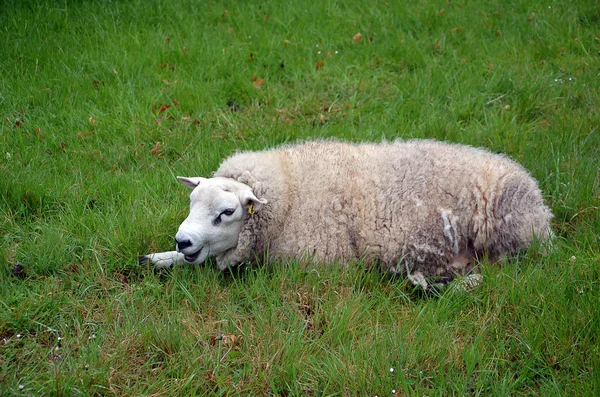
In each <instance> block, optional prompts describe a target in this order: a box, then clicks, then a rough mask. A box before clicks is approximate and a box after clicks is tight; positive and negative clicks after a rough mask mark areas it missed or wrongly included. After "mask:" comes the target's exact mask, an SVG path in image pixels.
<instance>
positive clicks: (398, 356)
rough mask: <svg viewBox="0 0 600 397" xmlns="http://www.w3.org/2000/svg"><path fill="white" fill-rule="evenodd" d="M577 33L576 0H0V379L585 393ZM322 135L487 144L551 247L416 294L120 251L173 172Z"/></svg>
mask: <svg viewBox="0 0 600 397" xmlns="http://www.w3.org/2000/svg"><path fill="white" fill-rule="evenodd" d="M358 32H360V33H361V34H362V37H363V39H362V42H354V41H353V36H354V35H355V34H356V33H358ZM599 35H600V6H599V5H598V4H597V2H594V1H585V0H579V1H573V2H562V1H556V0H550V1H548V2H545V3H543V4H536V5H532V4H531V2H529V1H524V0H508V1H453V2H447V1H445V0H437V1H434V0H429V1H428V0H423V1H414V2H395V1H393V2H384V1H375V2H374V1H362V0H357V1H352V2H336V1H318V2H301V3H296V2H278V1H263V2H239V1H231V2H210V1H209V2H200V1H192V0H188V1H179V2H175V1H166V0H148V1H141V0H131V1H112V2H108V1H99V0H98V1H91V0H87V1H86V0H80V1H20V2H8V1H2V2H0V41H1V42H2V46H0V395H2V396H13V395H17V396H18V395H23V396H25V395H27V396H29V395H47V396H78V395H83V396H121V395H139V396H142V395H144V396H149V395H152V396H160V395H164V396H167V395H181V396H193V395H223V396H224V395H309V396H327V395H348V396H355V395H356V396H359V395H360V396H363V395H365V396H366V395H371V396H373V395H379V396H386V395H391V391H392V390H396V391H397V393H398V395H403V396H413V395H415V396H416V395H418V396H421V395H430V396H448V395H457V396H458V395H474V396H488V395H497V396H504V395H543V396H592V395H599V394H600V347H599V345H600V341H599V339H598V335H600V304H599V303H600V249H599V248H598V247H599V246H600V216H599V214H598V213H599V211H598V209H599V206H600V203H599V202H600V187H599V185H600V176H599V166H600V161H599V159H600V131H599V130H598V126H599V123H600V115H599V113H600V98H599V93H600V39H599ZM320 61H322V62H323V63H321V62H320ZM317 64H318V65H319V66H320V67H318V68H317ZM260 79H264V80H260ZM261 83H262V85H261ZM256 86H260V88H257V87H256ZM163 105H169V106H170V107H168V108H167V106H163ZM322 137H338V138H341V139H347V140H352V141H363V140H367V141H379V140H381V139H395V138H398V137H400V138H405V139H407V138H422V137H427V138H436V139H441V140H445V141H451V142H461V143H465V144H470V145H474V146H480V147H485V148H488V149H490V150H492V151H495V152H501V153H506V154H508V155H509V156H511V157H513V158H515V159H516V160H517V161H519V162H520V163H522V164H523V165H524V166H526V167H527V168H528V169H529V170H530V171H531V173H532V174H533V175H534V176H535V177H536V178H537V179H538V180H539V181H540V185H541V188H542V190H543V192H544V194H545V197H546V200H547V203H548V205H550V206H551V208H552V210H553V212H554V214H555V219H554V224H553V226H554V229H555V231H556V234H557V240H556V250H555V251H553V252H551V253H549V254H548V255H546V256H541V255H539V254H537V253H536V252H535V250H532V251H531V252H529V253H527V254H525V255H523V256H521V257H520V258H518V259H515V260H514V261H511V262H510V263H508V264H506V265H505V266H504V267H502V268H497V267H486V268H484V269H483V274H484V276H485V282H484V284H483V285H482V286H481V287H479V288H477V289H475V290H474V291H472V292H470V293H457V292H453V291H451V290H448V291H445V292H443V293H442V294H441V295H440V296H435V297H423V296H421V294H419V293H418V292H415V291H412V289H411V288H410V287H409V286H408V285H407V284H406V283H405V282H403V281H402V280H390V279H388V278H386V277H385V276H384V275H383V274H381V272H379V271H377V270H368V269H364V267H363V266H361V265H360V264H357V265H356V266H355V267H352V268H349V269H337V268H327V269H326V268H323V267H319V266H318V264H315V265H314V266H310V267H308V268H306V267H304V268H303V267H299V266H298V265H297V264H294V263H293V262H291V263H284V264H276V265H273V266H260V267H257V268H246V269H242V270H240V271H237V272H235V273H233V274H228V273H225V274H224V273H221V272H219V271H217V270H216V269H215V268H214V267H212V266H210V265H209V266H199V267H192V266H188V267H181V268H177V269H175V270H173V271H172V272H167V273H162V274H155V273H154V272H153V271H152V270H151V269H149V268H148V267H146V266H138V265H137V260H136V258H137V256H138V255H139V254H145V253H149V252H156V251H163V250H168V249H172V246H173V242H172V237H173V235H174V232H175V231H176V228H177V226H178V225H179V223H180V222H181V221H182V220H183V219H184V218H185V216H186V213H187V208H188V198H187V195H188V192H187V190H186V189H185V188H183V187H181V186H180V185H178V183H177V182H176V181H175V179H174V178H173V176H174V175H190V176H192V175H210V173H211V172H213V171H214V170H215V169H216V168H217V166H218V164H219V163H220V161H221V160H222V159H223V158H224V157H225V156H227V155H229V154H231V153H232V152H233V151H235V150H238V149H244V150H246V149H262V148H265V147H271V146H274V145H277V144H280V143H285V142H290V141H295V140H298V139H310V138H322ZM157 143H160V144H159V145H158V147H157V146H156V145H157ZM153 149H154V150H153ZM17 263H19V264H21V265H22V267H23V270H24V277H23V278H21V277H19V276H18V275H15V274H13V269H14V267H15V266H16V265H17ZM392 367H393V368H394V369H395V372H393V373H391V372H390V368H392Z"/></svg>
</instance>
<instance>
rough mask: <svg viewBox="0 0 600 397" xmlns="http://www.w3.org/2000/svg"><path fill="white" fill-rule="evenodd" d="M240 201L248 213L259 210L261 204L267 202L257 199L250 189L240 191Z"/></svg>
mask: <svg viewBox="0 0 600 397" xmlns="http://www.w3.org/2000/svg"><path fill="white" fill-rule="evenodd" d="M240 201H241V202H242V205H243V206H244V208H246V209H247V211H248V212H249V213H250V214H253V213H254V212H255V211H260V209H261V208H262V206H263V205H264V204H267V200H265V199H259V198H258V197H256V196H255V195H254V193H253V192H252V190H250V189H248V190H244V191H243V192H241V193H240Z"/></svg>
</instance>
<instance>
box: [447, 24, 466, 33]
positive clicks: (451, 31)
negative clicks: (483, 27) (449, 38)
mask: <svg viewBox="0 0 600 397" xmlns="http://www.w3.org/2000/svg"><path fill="white" fill-rule="evenodd" d="M464 30H465V29H464V28H463V27H462V26H458V27H456V28H454V29H452V30H450V34H457V33H461V32H463V31H464Z"/></svg>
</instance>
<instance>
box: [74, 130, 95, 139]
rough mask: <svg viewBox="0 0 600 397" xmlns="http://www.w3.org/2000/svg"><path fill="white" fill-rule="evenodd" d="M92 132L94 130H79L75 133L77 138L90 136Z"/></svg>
mask: <svg viewBox="0 0 600 397" xmlns="http://www.w3.org/2000/svg"><path fill="white" fill-rule="evenodd" d="M93 133H94V131H79V132H78V133H77V138H85V137H86V136H90V135H92V134H93Z"/></svg>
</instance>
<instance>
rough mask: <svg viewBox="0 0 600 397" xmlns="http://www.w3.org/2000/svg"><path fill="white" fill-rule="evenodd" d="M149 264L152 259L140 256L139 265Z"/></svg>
mask: <svg viewBox="0 0 600 397" xmlns="http://www.w3.org/2000/svg"><path fill="white" fill-rule="evenodd" d="M148 262H150V258H148V257H147V256H146V255H144V256H138V264H140V265H145V264H146V263H148Z"/></svg>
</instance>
